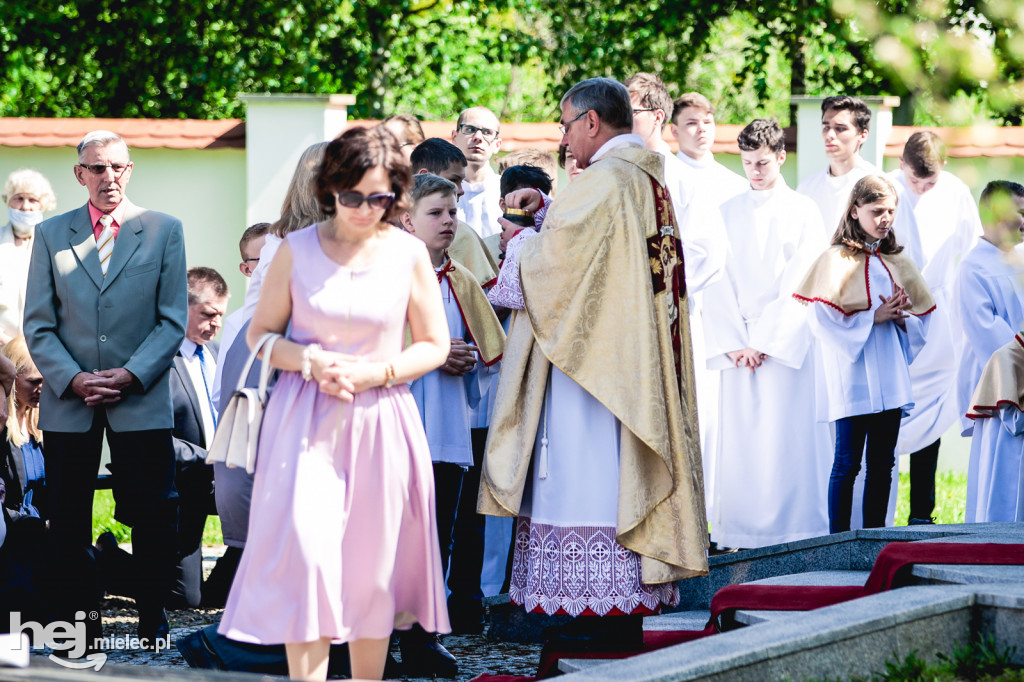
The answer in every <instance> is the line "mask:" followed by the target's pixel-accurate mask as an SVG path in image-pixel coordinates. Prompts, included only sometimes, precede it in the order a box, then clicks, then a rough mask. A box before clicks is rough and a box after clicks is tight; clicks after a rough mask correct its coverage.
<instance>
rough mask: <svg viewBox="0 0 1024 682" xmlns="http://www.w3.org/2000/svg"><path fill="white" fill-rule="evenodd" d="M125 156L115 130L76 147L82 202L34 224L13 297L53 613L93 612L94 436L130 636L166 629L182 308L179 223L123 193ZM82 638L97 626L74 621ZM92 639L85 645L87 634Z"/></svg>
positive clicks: (148, 639) (150, 636)
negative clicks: (104, 472) (32, 421)
mask: <svg viewBox="0 0 1024 682" xmlns="http://www.w3.org/2000/svg"><path fill="white" fill-rule="evenodd" d="M132 170H133V164H132V162H131V160H130V158H129V154H128V146H127V145H126V144H125V142H124V140H123V139H121V137H120V136H118V135H116V134H114V133H111V132H107V131H94V132H91V133H89V134H88V135H86V136H85V138H83V139H82V141H81V142H80V143H79V145H78V164H77V165H76V166H75V167H74V172H75V177H76V178H77V179H78V182H79V183H80V184H81V185H83V186H84V187H86V188H87V189H88V192H89V201H88V203H86V204H85V205H84V206H81V207H79V208H77V209H75V210H73V211H70V212H68V213H65V214H63V215H59V216H56V217H54V218H51V219H50V220H47V221H45V222H44V223H42V224H41V225H40V226H39V227H38V228H37V230H36V237H35V239H34V242H35V243H34V245H33V247H32V261H31V266H30V269H29V280H28V291H27V295H26V306H25V327H24V328H25V336H26V338H27V340H28V346H29V352H31V354H32V358H33V360H35V362H36V366H37V367H38V368H39V371H40V372H41V373H42V375H43V378H44V382H43V393H42V398H41V402H40V410H39V426H40V428H42V430H43V433H44V436H45V441H46V475H47V486H48V487H50V489H51V494H52V496H53V506H52V513H51V519H50V525H51V535H52V536H53V540H54V547H55V553H56V555H55V557H54V563H53V566H54V570H55V571H56V572H63V573H62V574H59V575H56V576H54V578H55V579H54V588H53V591H54V597H55V600H56V604H55V605H56V606H57V607H58V609H59V610H58V611H57V614H56V617H57V619H58V620H67V621H70V622H73V621H74V614H75V612H76V611H85V612H86V614H89V613H90V612H91V611H94V610H96V607H97V602H98V595H97V594H96V592H95V587H94V585H93V584H91V582H90V580H89V579H88V578H86V577H85V576H86V574H87V573H88V572H87V571H86V570H85V569H84V568H83V564H82V562H83V561H84V559H83V556H84V555H85V552H86V550H87V548H88V547H89V546H90V544H91V540H92V538H91V534H92V533H91V530H92V499H93V492H94V488H95V484H96V472H97V471H98V470H99V463H100V452H101V447H102V441H103V437H104V434H105V435H106V438H107V443H108V444H109V446H110V459H111V463H110V470H111V473H112V475H113V492H114V499H115V502H116V504H117V508H116V511H115V518H117V519H118V521H120V522H122V523H124V524H126V525H128V526H131V527H132V546H133V553H134V556H135V560H136V562H137V568H138V572H139V575H140V577H141V579H142V580H143V581H144V584H143V585H142V586H140V590H139V594H138V595H137V597H138V599H137V601H138V606H139V629H138V634H139V637H140V639H144V640H145V642H144V644H146V645H148V646H150V647H153V646H155V645H156V641H155V638H157V637H166V636H167V619H166V617H165V615H164V611H163V605H164V600H165V599H166V596H167V591H168V590H169V588H170V584H171V581H172V579H173V577H174V566H175V563H176V551H175V548H176V543H175V533H176V527H177V493H176V492H175V489H174V448H173V446H172V441H171V427H172V425H173V417H172V412H171V394H170V388H169V384H168V369H169V367H170V365H171V362H172V360H173V358H174V354H175V353H176V352H177V351H178V348H179V346H181V341H182V339H183V338H184V334H185V324H186V321H187V319H188V314H187V304H186V288H185V245H184V238H183V234H182V228H181V221H179V220H177V219H176V218H173V217H171V216H169V215H164V214H162V213H156V212H155V211H149V210H146V209H144V208H140V207H138V206H135V205H134V204H132V203H131V201H129V200H128V198H127V197H126V196H125V190H126V188H127V187H128V181H129V180H130V179H131V175H132ZM86 627H87V630H88V634H89V636H90V637H91V636H96V635H99V634H100V633H101V632H102V629H101V626H100V623H99V622H98V620H87V621H86ZM91 643H92V642H90V644H91Z"/></svg>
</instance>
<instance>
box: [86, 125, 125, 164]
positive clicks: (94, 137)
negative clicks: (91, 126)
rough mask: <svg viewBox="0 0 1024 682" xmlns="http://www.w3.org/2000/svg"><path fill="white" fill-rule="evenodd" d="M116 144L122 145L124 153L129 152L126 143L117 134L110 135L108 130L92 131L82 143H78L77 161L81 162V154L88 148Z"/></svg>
mask: <svg viewBox="0 0 1024 682" xmlns="http://www.w3.org/2000/svg"><path fill="white" fill-rule="evenodd" d="M116 143H120V144H123V145H124V150H125V151H126V152H127V151H129V150H128V143H127V142H125V141H124V138H123V137H121V136H120V135H118V134H117V133H112V132H110V131H109V130H94V131H92V132H91V133H88V134H86V136H85V137H83V138H82V141H81V142H79V143H78V160H79V161H81V160H82V153H83V152H84V151H85V150H86V149H88V148H89V147H106V146H107V145H108V144H116Z"/></svg>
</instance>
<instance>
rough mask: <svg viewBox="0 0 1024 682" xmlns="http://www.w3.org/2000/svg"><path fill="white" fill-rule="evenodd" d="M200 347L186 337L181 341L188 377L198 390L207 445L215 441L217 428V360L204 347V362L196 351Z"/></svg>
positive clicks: (197, 395)
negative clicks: (215, 401)
mask: <svg viewBox="0 0 1024 682" xmlns="http://www.w3.org/2000/svg"><path fill="white" fill-rule="evenodd" d="M198 348H199V347H198V346H197V345H196V344H195V343H193V342H192V341H190V340H188V339H185V340H183V341H182V342H181V350H180V351H179V352H180V353H181V357H182V358H184V359H185V368H186V369H187V370H188V378H189V379H190V380H191V381H192V388H194V389H195V391H196V397H197V398H198V399H199V414H200V415H201V416H202V419H203V435H204V436H206V446H207V447H209V446H210V442H211V441H213V432H214V430H215V428H216V421H215V419H216V411H215V409H214V406H213V377H214V374H215V373H216V371H217V362H216V360H214V359H213V353H211V352H210V351H209V349H204V351H203V359H202V362H200V360H199V355H198V353H197V352H196V351H197V349H198Z"/></svg>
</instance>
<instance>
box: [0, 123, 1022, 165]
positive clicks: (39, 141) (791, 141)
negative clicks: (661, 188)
mask: <svg viewBox="0 0 1024 682" xmlns="http://www.w3.org/2000/svg"><path fill="white" fill-rule="evenodd" d="M374 123H376V121H364V120H351V121H349V122H348V125H349V126H353V125H372V124H374ZM454 127H455V124H454V122H452V121H424V122H423V132H424V134H426V135H427V137H440V138H443V139H449V138H450V136H451V132H452V129H453V128H454ZM96 129H106V130H113V131H114V132H116V133H118V134H120V135H122V136H123V137H124V138H125V139H126V140H127V141H128V144H129V146H132V147H137V148H169V149H216V148H225V147H226V148H233V149H244V148H245V122H244V121H242V120H239V119H224V120H219V121H201V120H195V119H186V120H178V119H133V118H116V119H110V118H0V147H73V146H75V145H76V144H78V142H79V140H81V139H82V137H83V136H84V135H85V134H86V133H87V132H89V131H90V130H96ZM742 129H743V126H739V125H719V126H717V128H716V134H715V142H714V145H713V146H712V148H711V149H712V151H713V152H714V153H716V154H738V153H739V148H738V147H737V146H736V136H737V135H738V134H739V132H740V130H742ZM918 130H931V131H933V132H935V133H936V134H937V135H939V136H940V137H942V139H943V140H945V141H946V144H947V146H948V150H949V155H950V156H952V157H975V156H989V157H997V156H1024V128H1005V127H995V126H974V127H969V128H921V127H913V126H895V127H894V128H893V131H892V135H890V137H889V140H888V141H887V143H886V148H885V155H886V156H889V157H898V156H899V155H900V154H901V153H902V151H903V145H904V144H905V143H906V141H907V138H909V137H910V135H911V134H913V133H914V132H915V131H918ZM501 136H502V149H503V150H504V151H515V150H517V149H527V148H538V149H544V150H548V151H557V150H558V143H559V141H560V140H561V137H562V136H561V135H560V134H559V132H558V124H557V123H505V124H503V125H502V128H501ZM665 141H666V142H668V143H669V146H670V147H671V148H672V150H673V151H675V150H676V149H677V145H676V142H675V140H674V139H672V136H671V134H670V132H669V129H668V128H666V129H665ZM795 148H796V128H795V127H789V128H786V149H787V150H788V151H791V152H792V151H794V150H795Z"/></svg>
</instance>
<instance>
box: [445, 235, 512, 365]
mask: <svg viewBox="0 0 1024 682" xmlns="http://www.w3.org/2000/svg"><path fill="white" fill-rule="evenodd" d="M460 229H461V228H460ZM467 229H470V228H467ZM437 277H438V281H440V279H441V277H447V278H448V283H449V284H451V287H452V294H454V296H455V303H456V304H457V305H458V306H459V312H460V313H462V322H463V324H465V325H466V329H467V330H469V336H470V340H471V341H472V342H473V344H474V345H476V347H477V348H478V349H480V359H481V360H483V363H484V364H485V365H487V366H488V367H490V366H491V365H493V364H494V363H496V362H497V361H498V360H500V359H501V354H502V353H503V352H504V350H505V330H504V329H502V328H501V322H499V321H498V316H497V315H495V314H494V308H492V307H491V302H490V301H488V300H487V294H485V293H484V290H483V289H481V288H480V284H479V282H478V281H477V278H476V276H475V275H474V274H473V273H472V272H470V270H469V268H467V267H466V266H464V265H462V264H461V263H459V262H458V261H455V260H453V259H452V258H448V261H447V262H446V263H445V264H444V266H443V267H442V268H441V271H440V272H438V273H437Z"/></svg>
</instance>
